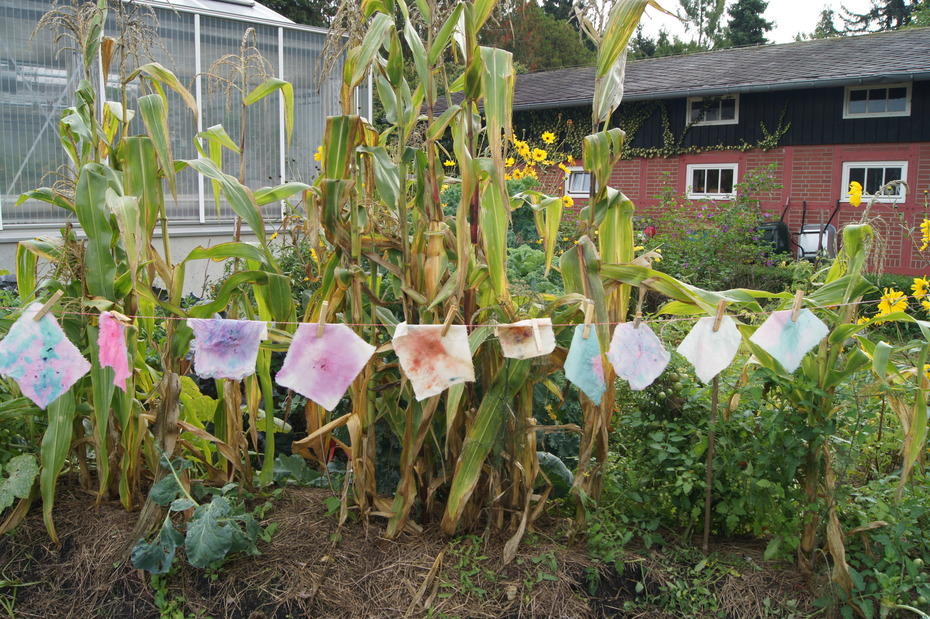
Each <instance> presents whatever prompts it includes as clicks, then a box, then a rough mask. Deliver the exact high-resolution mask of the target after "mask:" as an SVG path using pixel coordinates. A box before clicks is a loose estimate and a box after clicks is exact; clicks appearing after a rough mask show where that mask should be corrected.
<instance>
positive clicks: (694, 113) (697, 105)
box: [691, 101, 703, 123]
mask: <svg viewBox="0 0 930 619" xmlns="http://www.w3.org/2000/svg"><path fill="white" fill-rule="evenodd" d="M702 113H703V108H702V107H701V102H700V101H692V102H691V122H692V123H699V122H701V115H702Z"/></svg>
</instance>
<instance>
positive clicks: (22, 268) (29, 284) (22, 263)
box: [16, 243, 39, 302]
mask: <svg viewBox="0 0 930 619" xmlns="http://www.w3.org/2000/svg"><path fill="white" fill-rule="evenodd" d="M38 263H39V256H38V255H37V254H36V253H35V252H33V251H30V249H29V245H27V244H25V243H19V244H18V245H17V246H16V288H17V290H18V291H19V298H20V300H21V301H22V302H27V301H29V300H31V299H32V298H33V296H34V295H35V292H36V268H37V265H38Z"/></svg>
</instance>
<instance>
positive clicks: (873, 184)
mask: <svg viewBox="0 0 930 619" xmlns="http://www.w3.org/2000/svg"><path fill="white" fill-rule="evenodd" d="M884 172H885V169H884V168H869V169H868V170H866V174H865V192H866V193H867V194H869V195H875V194H876V193H877V192H878V191H879V190H881V188H882V185H883V184H884V183H883V181H882V178H883V176H884Z"/></svg>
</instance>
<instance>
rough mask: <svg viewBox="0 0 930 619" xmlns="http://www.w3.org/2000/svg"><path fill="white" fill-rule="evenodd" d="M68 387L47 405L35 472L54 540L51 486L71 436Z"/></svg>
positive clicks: (71, 395)
mask: <svg viewBox="0 0 930 619" xmlns="http://www.w3.org/2000/svg"><path fill="white" fill-rule="evenodd" d="M73 389H74V388H72V389H69V390H68V391H66V392H65V393H63V394H62V395H61V397H59V398H58V399H57V400H55V401H54V402H52V403H51V404H49V405H48V427H47V428H46V429H45V434H44V435H43V436H42V444H41V446H40V447H39V462H40V464H41V466H42V468H41V471H40V473H39V490H40V492H41V494H42V520H43V521H44V522H45V528H46V530H47V531H48V535H49V537H51V538H52V541H53V542H55V543H56V544H58V543H60V542H59V540H58V532H57V531H56V530H55V522H54V521H53V520H52V509H53V508H54V507H55V486H56V484H57V483H58V476H59V475H60V474H61V469H62V467H63V466H64V465H65V459H66V458H67V457H68V452H69V451H71V436H72V433H73V432H74V407H75V405H74V393H73Z"/></svg>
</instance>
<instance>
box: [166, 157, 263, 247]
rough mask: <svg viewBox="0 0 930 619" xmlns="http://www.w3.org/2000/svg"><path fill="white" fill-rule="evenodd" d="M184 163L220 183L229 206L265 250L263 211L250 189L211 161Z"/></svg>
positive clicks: (193, 160) (189, 161)
mask: <svg viewBox="0 0 930 619" xmlns="http://www.w3.org/2000/svg"><path fill="white" fill-rule="evenodd" d="M182 163H183V164H184V165H187V166H190V167H191V168H193V169H194V170H196V171H197V172H198V173H200V174H203V175H204V176H206V177H207V178H210V179H213V180H216V181H219V183H220V187H221V188H222V189H223V195H224V196H226V201H227V202H228V203H229V206H231V207H232V209H233V211H235V213H236V215H238V216H239V217H241V218H242V219H243V221H245V223H246V224H248V226H249V228H251V230H252V232H253V233H254V234H255V236H257V237H258V240H259V242H260V243H261V245H262V247H263V248H264V247H265V244H266V242H267V241H266V238H265V222H264V219H263V218H262V214H261V211H259V210H258V206H257V205H256V204H255V201H254V199H253V197H252V195H251V194H250V193H249V191H248V189H246V187H244V186H243V185H242V184H241V183H240V182H239V181H238V180H236V178H235V177H233V176H230V175H229V174H226V173H225V172H223V171H222V170H220V169H219V168H218V167H216V164H214V163H213V162H212V161H210V160H209V159H188V160H185V161H182Z"/></svg>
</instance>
